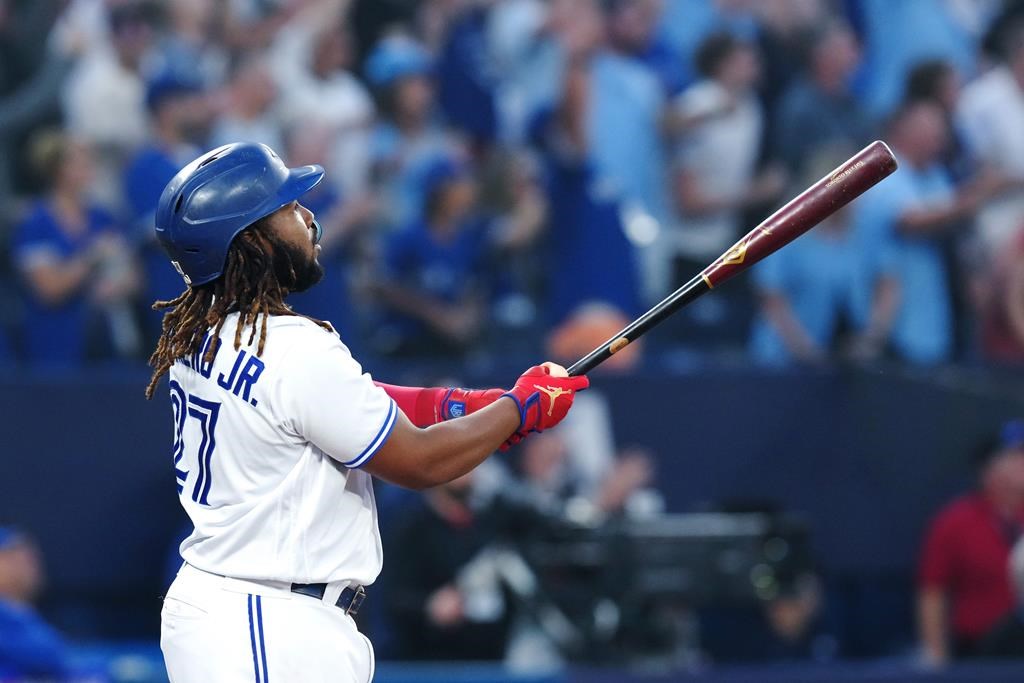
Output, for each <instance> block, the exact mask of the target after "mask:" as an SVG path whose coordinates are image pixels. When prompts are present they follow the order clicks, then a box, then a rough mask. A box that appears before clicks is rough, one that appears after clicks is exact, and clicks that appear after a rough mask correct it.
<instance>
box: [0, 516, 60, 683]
mask: <svg viewBox="0 0 1024 683" xmlns="http://www.w3.org/2000/svg"><path fill="white" fill-rule="evenodd" d="M43 581H44V575H43V568H42V563H41V562H40V558H39V551H38V549H37V548H36V546H35V543H33V542H32V541H31V539H29V538H28V537H27V536H25V535H24V534H21V533H19V532H17V531H15V530H14V529H12V528H10V527H2V526H0V679H2V680H12V681H13V680H18V681H22V680H43V679H45V680H53V679H59V680H64V678H63V677H64V676H65V675H66V674H67V672H68V662H67V659H68V653H67V648H66V647H65V645H64V641H63V638H61V636H60V634H58V633H57V632H56V631H55V630H54V629H53V628H52V627H51V626H50V625H49V624H47V623H46V622H45V621H44V620H43V618H42V617H40V616H39V614H37V613H36V611H35V610H34V609H33V608H32V603H33V601H34V600H35V599H36V597H37V596H38V594H39V591H40V590H41V589H42V586H43Z"/></svg>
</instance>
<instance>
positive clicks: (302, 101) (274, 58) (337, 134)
mask: <svg viewBox="0 0 1024 683" xmlns="http://www.w3.org/2000/svg"><path fill="white" fill-rule="evenodd" d="M347 5H348V3H347V2H345V0H325V1H323V2H311V3H306V4H305V5H304V6H303V7H302V9H301V10H299V11H297V12H296V13H295V15H294V16H293V17H292V18H291V19H290V20H289V21H288V23H287V24H285V25H284V26H283V27H282V28H281V30H280V31H279V32H278V33H277V35H276V37H275V39H274V43H273V45H272V47H271V49H270V53H269V58H268V63H269V64H270V66H271V69H272V72H273V75H274V79H275V81H276V83H277V87H278V89H279V92H280V103H281V110H280V114H281V117H282V121H283V123H284V126H285V127H286V128H287V129H291V128H293V127H296V126H305V125H324V126H328V127H330V128H331V130H332V134H333V137H334V141H333V143H332V144H331V145H330V148H329V149H325V150H324V153H323V156H324V163H325V165H326V167H327V168H328V170H329V171H330V173H329V175H328V177H329V178H330V182H333V183H335V184H337V185H338V188H339V190H341V192H343V193H344V194H345V195H346V196H355V195H356V194H358V193H360V192H363V191H364V190H365V188H366V185H367V178H368V173H369V164H370V157H369V153H370V148H369V132H370V128H371V126H372V125H373V117H374V106H373V100H372V98H371V97H370V93H369V92H368V91H367V90H366V87H365V86H363V84H362V83H361V82H360V81H359V79H358V78H356V77H355V76H354V75H353V74H352V71H351V70H352V66H353V55H354V46H353V41H354V37H353V36H352V35H351V33H350V32H349V30H348V28H347V25H346V23H345V11H346V8H347Z"/></svg>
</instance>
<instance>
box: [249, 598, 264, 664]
mask: <svg viewBox="0 0 1024 683" xmlns="http://www.w3.org/2000/svg"><path fill="white" fill-rule="evenodd" d="M258 606H259V603H257V607H258ZM261 628H262V625H261ZM260 636H261V638H262V633H261V634H260ZM249 642H251V643H252V668H253V671H254V672H255V673H256V683H260V665H259V662H258V661H257V655H256V629H255V628H254V625H253V621H252V593H250V594H249ZM264 666H266V664H264Z"/></svg>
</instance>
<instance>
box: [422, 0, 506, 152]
mask: <svg viewBox="0 0 1024 683" xmlns="http://www.w3.org/2000/svg"><path fill="white" fill-rule="evenodd" d="M456 7H459V8H460V11H459V12H458V13H457V14H456V15H455V16H452V17H449V19H448V21H447V22H446V24H447V25H446V29H447V30H446V35H445V37H444V41H443V43H442V45H441V49H440V51H439V53H438V56H437V65H436V69H437V86H438V92H437V95H438V104H439V105H440V108H441V111H442V112H444V116H445V119H446V121H447V123H448V125H449V126H452V127H453V128H456V129H458V130H460V131H461V132H463V133H464V134H465V135H467V136H468V137H469V138H470V139H471V140H472V141H473V142H475V143H478V144H489V143H492V142H494V140H495V139H496V138H497V136H498V115H497V109H496V103H495V93H496V90H497V85H498V84H497V80H498V79H497V74H496V73H495V72H494V68H493V64H492V63H491V60H490V54H489V52H488V47H487V15H488V10H489V8H488V7H487V6H486V5H485V4H483V3H465V4H463V5H461V6H459V5H456Z"/></svg>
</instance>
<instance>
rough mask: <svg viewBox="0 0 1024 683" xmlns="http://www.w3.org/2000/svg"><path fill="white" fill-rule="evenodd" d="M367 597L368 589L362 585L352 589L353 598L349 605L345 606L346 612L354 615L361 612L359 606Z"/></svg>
mask: <svg viewBox="0 0 1024 683" xmlns="http://www.w3.org/2000/svg"><path fill="white" fill-rule="evenodd" d="M365 599H366V589H365V588H363V587H362V586H357V587H356V588H355V590H353V591H352V600H350V601H349V603H348V607H346V608H345V614H347V615H349V616H351V617H354V616H355V615H356V613H358V612H359V607H360V606H361V605H362V604H363V600H365Z"/></svg>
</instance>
